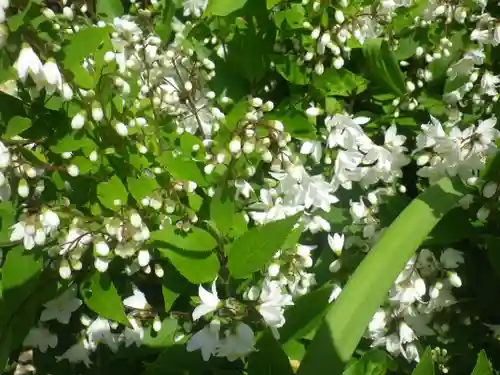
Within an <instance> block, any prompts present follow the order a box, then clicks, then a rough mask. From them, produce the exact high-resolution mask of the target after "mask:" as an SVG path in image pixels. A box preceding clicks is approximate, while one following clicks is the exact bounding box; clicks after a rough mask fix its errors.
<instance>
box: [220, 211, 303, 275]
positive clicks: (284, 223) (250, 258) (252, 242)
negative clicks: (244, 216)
mask: <svg viewBox="0 0 500 375" xmlns="http://www.w3.org/2000/svg"><path fill="white" fill-rule="evenodd" d="M301 215H302V214H301V213H300V214H297V215H293V216H290V217H287V218H286V219H283V220H278V221H273V222H270V223H268V224H265V225H262V226H260V227H256V228H252V229H250V230H249V231H248V232H246V233H244V234H243V235H242V236H241V237H239V238H237V239H236V240H235V241H234V242H233V244H232V246H231V250H230V251H229V261H228V268H229V272H230V273H231V275H232V276H233V277H235V278H245V277H247V276H249V275H250V274H251V273H252V272H254V271H257V270H258V269H259V268H261V267H263V266H264V265H265V264H266V263H267V262H268V261H269V260H271V258H272V257H273V255H274V254H276V252H277V251H278V250H279V249H280V247H281V246H282V245H283V244H284V243H285V241H286V239H287V238H288V235H289V234H290V232H291V231H292V229H293V227H294V226H295V224H296V223H297V221H298V220H299V218H300V216H301Z"/></svg>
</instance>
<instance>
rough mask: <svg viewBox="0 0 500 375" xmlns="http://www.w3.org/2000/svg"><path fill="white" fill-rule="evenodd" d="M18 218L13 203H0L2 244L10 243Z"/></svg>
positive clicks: (0, 236)
mask: <svg viewBox="0 0 500 375" xmlns="http://www.w3.org/2000/svg"><path fill="white" fill-rule="evenodd" d="M16 216H17V212H16V208H15V206H14V204H13V203H12V202H1V203H0V244H1V243H10V233H11V229H10V228H11V227H12V226H13V225H14V224H15V223H16ZM0 296H1V294H0Z"/></svg>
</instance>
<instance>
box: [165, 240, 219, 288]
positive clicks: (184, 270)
mask: <svg viewBox="0 0 500 375" xmlns="http://www.w3.org/2000/svg"><path fill="white" fill-rule="evenodd" d="M158 250H159V251H160V252H161V255H162V256H164V257H165V258H167V259H168V260H170V262H171V263H172V265H173V266H174V267H175V268H176V269H177V271H179V273H180V274H181V275H182V276H184V277H185V278H186V279H187V280H189V282H191V283H193V284H203V283H208V282H212V281H214V279H215V277H216V276H217V274H218V272H219V268H220V263H219V259H218V258H217V255H216V254H215V253H207V252H193V251H181V250H173V249H162V248H159V249H158Z"/></svg>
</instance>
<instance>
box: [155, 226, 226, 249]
mask: <svg viewBox="0 0 500 375" xmlns="http://www.w3.org/2000/svg"><path fill="white" fill-rule="evenodd" d="M151 239H152V240H154V241H160V242H165V243H168V244H170V245H172V246H175V247H177V248H178V249H181V250H188V251H211V250H212V249H214V248H215V247H216V246H217V241H216V240H215V238H213V237H212V235H211V234H210V233H208V232H207V231H205V230H203V229H201V228H198V227H193V228H191V230H190V231H189V232H187V233H186V232H183V231H180V230H178V231H176V230H175V228H174V227H173V226H166V227H165V228H163V229H161V230H158V231H155V232H152V233H151Z"/></svg>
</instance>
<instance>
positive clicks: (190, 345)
mask: <svg viewBox="0 0 500 375" xmlns="http://www.w3.org/2000/svg"><path fill="white" fill-rule="evenodd" d="M219 331H220V322H219V321H218V320H216V319H213V320H212V321H211V322H210V324H207V325H206V326H205V327H204V328H203V329H202V330H201V331H198V332H196V333H195V334H194V335H193V336H192V337H191V338H190V339H189V341H188V342H187V347H186V349H187V351H188V352H192V351H195V350H199V349H201V356H202V357H203V360H205V361H208V360H209V359H210V357H211V356H212V355H213V354H215V353H216V351H217V349H218V348H219Z"/></svg>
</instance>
